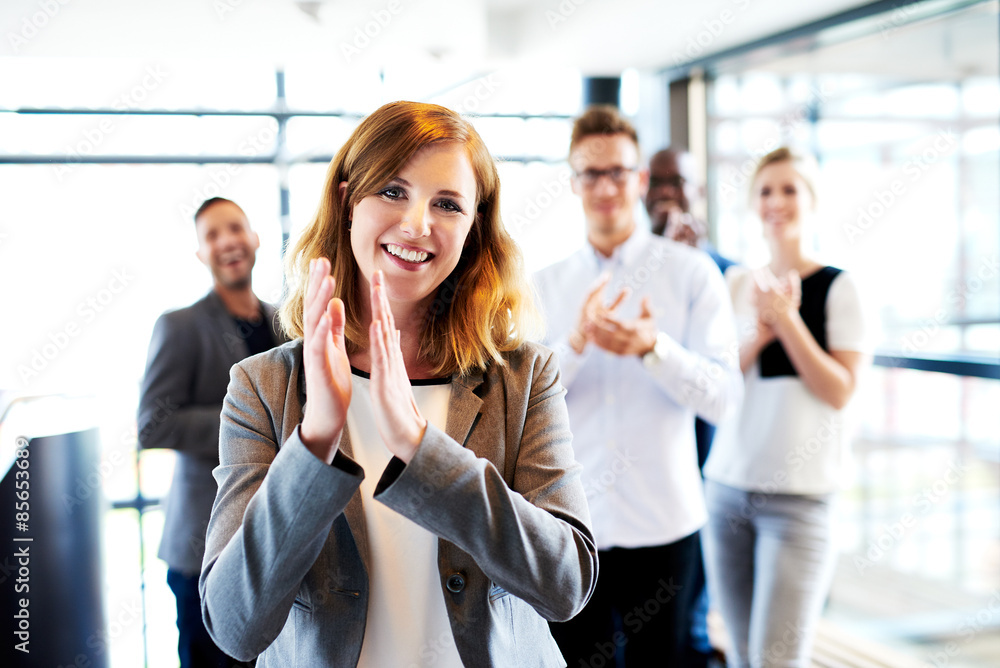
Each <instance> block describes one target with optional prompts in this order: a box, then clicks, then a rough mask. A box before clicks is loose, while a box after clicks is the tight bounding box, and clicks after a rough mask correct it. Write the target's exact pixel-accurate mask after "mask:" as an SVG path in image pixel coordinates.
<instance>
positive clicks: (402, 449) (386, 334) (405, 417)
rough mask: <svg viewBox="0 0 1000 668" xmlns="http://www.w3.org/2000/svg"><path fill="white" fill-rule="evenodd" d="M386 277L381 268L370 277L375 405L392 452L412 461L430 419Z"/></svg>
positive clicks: (385, 441) (379, 422)
mask: <svg viewBox="0 0 1000 668" xmlns="http://www.w3.org/2000/svg"><path fill="white" fill-rule="evenodd" d="M384 281H385V279H384V277H383V275H382V272H381V271H379V272H376V273H375V275H374V276H372V280H371V313H372V322H371V326H370V328H369V330H368V341H369V346H370V355H371V367H372V370H371V385H370V388H371V398H372V406H373V407H374V411H375V421H376V423H377V425H378V433H379V435H380V436H381V437H382V441H383V442H384V443H385V445H386V447H387V448H389V451H390V452H391V453H392V454H393V455H395V456H396V457H398V458H399V459H401V460H403V461H404V462H406V463H409V462H410V459H411V458H412V457H413V455H414V453H416V451H417V447H418V446H419V445H420V441H421V440H423V438H424V432H425V431H426V429H427V420H425V419H424V417H423V416H422V415H421V414H420V410H419V409H418V408H417V402H416V400H415V399H414V398H413V390H412V389H411V387H410V379H409V377H408V376H407V373H406V365H405V364H404V363H403V352H402V348H401V347H400V338H399V330H398V329H396V325H395V321H394V320H393V317H392V311H391V310H390V309H389V300H388V297H387V296H386V294H385V284H384Z"/></svg>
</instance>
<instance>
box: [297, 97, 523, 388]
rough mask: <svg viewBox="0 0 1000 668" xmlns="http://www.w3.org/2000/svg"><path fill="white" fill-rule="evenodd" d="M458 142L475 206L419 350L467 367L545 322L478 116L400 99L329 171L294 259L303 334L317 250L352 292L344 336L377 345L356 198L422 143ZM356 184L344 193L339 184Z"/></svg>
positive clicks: (437, 364) (346, 294) (449, 369)
mask: <svg viewBox="0 0 1000 668" xmlns="http://www.w3.org/2000/svg"><path fill="white" fill-rule="evenodd" d="M442 142H458V143H460V144H462V145H463V146H465V149H466V151H467V152H468V156H469V162H470V163H471V165H472V170H473V172H474V173H475V177H476V207H475V210H476V213H475V218H474V220H473V223H472V228H471V230H470V231H469V237H468V239H467V241H466V245H465V248H464V249H463V250H462V255H461V257H460V259H459V261H458V265H457V266H456V267H455V269H454V270H453V271H452V272H451V274H450V275H449V276H448V277H447V278H446V279H445V280H444V281H443V282H442V283H441V285H440V286H438V288H437V291H436V294H435V296H434V299H433V300H432V301H431V304H430V307H429V308H428V311H427V315H426V319H425V321H424V324H423V325H422V326H421V328H420V346H419V351H418V354H419V356H420V359H421V360H422V361H425V362H427V363H429V364H430V365H431V366H432V367H433V369H434V373H436V374H439V375H443V374H448V373H456V372H457V373H460V374H465V373H468V372H470V371H474V370H484V369H485V368H486V366H487V364H489V362H490V361H493V362H496V363H498V364H503V358H502V357H501V353H502V352H504V351H509V350H513V349H515V348H517V347H518V346H520V345H521V344H522V343H523V342H524V341H525V340H526V339H527V338H528V337H529V336H531V335H532V334H534V333H535V332H536V330H537V327H538V314H537V312H536V311H535V307H534V305H533V302H532V299H531V292H530V290H529V288H528V285H527V281H526V278H525V273H524V267H523V262H522V259H521V251H520V249H519V248H518V247H517V244H515V243H514V240H513V239H512V238H511V236H510V235H509V234H508V233H507V230H506V228H505V227H504V225H503V222H502V221H501V220H500V178H499V176H498V174H497V170H496V166H495V165H494V163H493V158H492V157H491V156H490V153H489V151H488V150H487V148H486V145H485V144H484V143H483V140H482V138H481V137H480V136H479V134H478V133H477V132H476V130H475V128H473V127H472V124H471V123H469V122H468V121H466V120H465V119H463V118H462V117H461V116H459V115H458V114H457V113H456V112H454V111H452V110H450V109H446V108H445V107H441V106H438V105H436V104H424V103H419V102H392V103H390V104H386V105H384V106H382V107H380V108H379V109H378V110H376V111H375V112H374V113H372V114H371V115H370V116H368V117H367V118H365V119H364V120H363V121H362V122H361V124H360V125H358V127H357V128H355V130H354V132H353V133H351V136H350V137H349V138H348V140H347V142H346V143H345V144H344V145H343V147H341V149H340V150H339V151H338V152H337V155H336V156H335V157H334V158H333V161H332V162H331V163H330V167H329V169H328V170H327V175H326V183H325V185H324V187H323V197H322V200H321V201H320V204H319V209H318V211H317V212H316V215H315V217H314V219H313V221H312V223H310V225H309V226H308V227H307V228H306V230H305V231H304V232H303V233H302V236H301V237H299V239H298V241H297V242H296V243H295V245H294V247H293V248H292V249H291V250H290V251H289V252H288V254H287V256H286V258H285V274H286V278H287V282H288V286H289V296H288V299H287V300H286V302H285V304H284V305H283V306H282V308H281V323H282V325H283V326H284V328H285V331H286V332H288V334H289V335H290V336H292V337H300V336H302V308H303V305H304V302H305V290H306V284H305V278H306V277H307V276H308V268H309V262H310V261H311V260H313V259H314V258H319V257H326V258H329V259H330V264H331V270H330V273H331V275H332V276H333V277H334V279H335V281H336V287H335V290H334V296H335V297H339V298H340V299H342V300H343V301H344V307H345V311H346V317H347V323H346V327H345V333H344V338H345V340H346V342H347V348H348V351H349V352H356V351H358V350H362V349H364V348H365V347H367V345H368V331H367V329H366V328H365V327H363V326H362V323H361V321H360V319H359V314H360V313H362V312H363V309H362V308H361V302H360V300H362V299H368V295H367V293H366V294H364V295H362V294H359V293H360V289H359V288H360V283H359V281H358V264H357V261H356V260H355V258H354V253H353V251H352V250H351V232H350V222H349V221H348V216H349V214H350V211H351V210H352V209H353V207H354V205H355V204H357V203H358V202H360V201H361V200H362V199H364V198H365V197H368V196H369V195H373V194H375V193H377V192H378V191H379V190H380V189H381V188H383V187H385V184H386V183H387V182H388V181H389V180H390V179H392V178H393V177H395V176H397V175H398V174H399V171H400V170H401V169H402V168H403V166H404V165H406V163H407V162H409V160H410V159H411V158H412V157H413V156H414V155H415V154H416V153H417V152H418V151H419V150H420V149H422V148H424V147H425V146H428V145H430V144H437V143H442ZM342 182H346V184H347V187H346V189H345V191H344V193H343V196H341V192H340V184H341V183H342Z"/></svg>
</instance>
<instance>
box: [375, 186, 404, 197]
mask: <svg viewBox="0 0 1000 668" xmlns="http://www.w3.org/2000/svg"><path fill="white" fill-rule="evenodd" d="M378 194H379V195H381V196H382V197H385V198H387V199H399V198H400V197H402V196H403V189H402V188H397V187H395V186H389V187H388V188H382V190H380V191H378Z"/></svg>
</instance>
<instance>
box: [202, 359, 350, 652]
mask: <svg viewBox="0 0 1000 668" xmlns="http://www.w3.org/2000/svg"><path fill="white" fill-rule="evenodd" d="M272 366H274V368H269V367H265V368H262V369H261V373H264V374H273V375H277V374H278V373H279V372H280V371H281V369H279V368H278V366H277V364H275V365H272ZM271 412H272V408H271V407H269V406H266V405H265V402H264V401H262V399H261V395H260V392H259V390H258V389H257V388H256V387H255V386H254V383H253V382H252V379H251V378H250V376H249V375H248V374H247V372H246V371H245V370H244V368H243V367H242V365H241V364H240V365H236V366H234V367H233V368H232V370H231V371H230V382H229V390H228V392H227V394H226V399H225V402H224V404H223V408H222V430H221V434H220V443H219V449H220V464H219V466H218V468H216V469H215V479H216V481H217V482H218V485H219V491H218V495H217V496H216V499H215V507H214V508H213V509H212V519H211V521H210V522H209V525H208V535H207V538H206V548H205V560H204V563H203V565H202V571H201V579H200V581H199V588H200V591H201V597H202V603H201V609H202V616H203V618H204V620H205V626H206V628H207V629H208V632H209V634H210V635H211V636H212V639H213V640H215V642H216V644H217V645H218V646H219V647H220V648H221V649H222V650H223V651H224V652H226V653H227V654H229V655H230V656H232V657H234V658H236V659H239V660H241V661H249V660H251V659H253V658H254V657H255V656H257V655H258V654H260V653H261V652H262V651H264V650H265V649H266V648H267V647H268V646H269V645H270V644H271V643H272V642H273V641H274V639H275V638H277V637H278V634H279V633H280V632H281V629H282V628H283V627H284V625H285V621H286V619H287V618H288V614H289V611H290V610H291V607H292V603H293V602H294V600H295V595H296V593H297V592H298V590H299V587H300V585H301V582H302V580H303V578H304V577H305V576H306V573H307V572H308V570H309V568H310V567H311V566H312V565H313V563H314V562H315V561H316V559H317V558H318V557H319V553H320V550H321V549H322V548H323V544H324V542H325V541H326V538H327V536H328V535H329V533H330V529H331V527H332V525H333V521H334V520H335V519H336V517H337V516H338V515H340V513H342V512H343V510H344V508H345V507H346V506H347V503H348V501H349V500H350V498H351V496H352V495H353V494H354V492H355V491H356V490H357V489H358V487H359V486H360V484H361V480H362V478H363V477H364V473H363V472H362V470H361V468H360V467H359V466H358V465H357V464H356V463H354V462H353V461H351V460H350V459H349V458H347V457H345V456H344V455H342V454H340V453H338V455H337V456H336V457H335V459H334V461H333V465H331V466H328V465H327V464H326V463H325V462H322V461H320V460H319V459H318V458H316V456H314V455H313V454H312V453H311V452H309V451H308V450H307V449H306V447H305V445H304V444H303V443H302V440H301V437H300V435H299V428H298V427H296V428H295V431H294V432H293V433H292V435H291V436H289V438H288V439H287V440H286V441H285V443H284V444H283V445H281V447H280V448H279V447H278V443H277V437H276V435H275V434H276V428H275V427H274V426H273V424H272V422H271V418H270V414H271Z"/></svg>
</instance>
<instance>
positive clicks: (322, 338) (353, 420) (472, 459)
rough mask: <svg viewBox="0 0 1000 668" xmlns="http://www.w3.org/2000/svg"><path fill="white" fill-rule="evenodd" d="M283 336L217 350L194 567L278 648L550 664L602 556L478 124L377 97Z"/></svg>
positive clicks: (266, 663)
mask: <svg viewBox="0 0 1000 668" xmlns="http://www.w3.org/2000/svg"><path fill="white" fill-rule="evenodd" d="M289 267H290V283H291V284H292V285H293V286H294V288H293V291H292V293H291V297H290V299H289V300H288V302H287V303H286V304H285V306H284V308H283V310H282V313H281V316H282V321H283V324H284V325H285V327H286V329H287V331H288V332H289V334H290V335H291V336H293V337H297V338H296V340H295V341H293V342H292V343H289V344H287V345H285V346H283V347H281V348H279V349H276V350H275V351H273V352H271V353H267V354H265V355H260V356H257V357H254V358H251V359H249V360H246V361H244V362H242V363H241V364H239V365H237V366H235V367H233V370H232V374H231V381H230V385H229V393H228V395H227V397H226V401H225V405H224V408H223V411H222V430H221V439H220V449H221V453H220V459H221V465H220V466H219V468H218V469H217V470H216V473H215V476H216V480H217V481H218V485H219V491H218V496H217V498H216V503H215V508H214V510H213V513H212V520H211V523H210V525H209V529H208V546H207V550H206V554H205V561H204V566H203V569H202V575H201V591H202V595H203V601H204V603H203V607H202V609H203V613H204V617H205V621H206V626H207V627H208V629H209V631H210V633H211V634H212V637H213V638H214V639H215V640H216V642H217V643H218V644H219V645H220V646H221V647H223V648H224V649H225V650H226V651H227V652H228V653H230V654H231V655H233V656H235V657H237V658H241V659H244V660H246V659H250V658H253V657H255V656H258V655H260V656H259V658H258V659H257V665H258V667H260V668H271V667H273V666H307V665H308V666H365V667H383V666H462V665H465V666H511V667H514V666H524V665H529V664H530V665H539V666H563V665H565V663H564V662H563V660H562V656H561V655H560V654H559V650H558V648H557V647H556V645H555V643H554V641H553V640H552V638H551V636H550V635H549V631H548V626H547V624H546V620H563V619H567V618H569V617H572V616H573V615H574V614H575V613H576V612H577V611H578V610H580V609H581V608H582V607H583V605H584V603H585V602H586V601H587V599H588V598H589V596H590V594H591V592H592V590H593V587H594V583H595V581H596V574H597V557H596V550H595V546H594V540H593V536H592V535H591V530H590V528H589V527H590V517H589V513H588V509H587V505H586V501H585V496H584V491H583V487H582V485H581V484H580V481H579V465H578V464H577V463H576V462H575V461H574V459H573V453H572V447H571V436H570V432H569V425H568V420H567V414H566V406H565V401H564V398H563V395H564V390H563V389H562V386H561V385H560V383H559V374H558V370H557V364H556V361H555V359H554V358H553V356H552V353H551V352H549V351H548V350H546V349H544V348H542V347H540V346H537V345H534V344H531V343H527V342H526V341H525V336H526V334H528V333H529V329H530V321H531V317H532V315H533V312H532V307H531V305H530V302H529V299H530V296H529V293H528V291H527V290H526V289H525V286H524V284H523V278H522V269H521V260H520V254H519V251H518V249H517V247H516V246H515V244H514V243H513V241H512V240H511V238H510V237H509V236H508V234H507V232H506V231H505V229H504V227H503V225H502V223H501V221H500V216H499V181H498V177H497V172H496V169H495V167H494V163H493V160H492V158H491V157H490V154H489V152H488V151H487V150H486V147H485V146H484V144H483V142H482V140H481V139H480V137H479V135H478V134H477V133H476V132H475V130H474V129H473V128H472V126H471V125H470V124H469V123H468V122H466V121H464V120H463V119H462V118H461V117H459V116H458V115H457V114H456V113H454V112H452V111H450V110H448V109H445V108H443V107H439V106H436V105H429V104H418V103H411V102H398V103H393V104H388V105H386V106H384V107H382V108H380V109H379V110H377V111H376V112H374V113H373V114H372V115H371V116H369V117H368V118H366V119H365V120H364V121H362V123H361V124H360V125H359V126H358V128H357V129H356V130H355V132H354V133H353V134H352V135H351V137H350V138H349V139H348V141H347V143H346V144H345V145H344V147H343V148H342V149H341V150H340V151H339V152H338V154H337V156H336V157H335V158H334V160H333V162H332V163H331V165H330V169H329V172H328V175H327V181H326V185H325V188H324V192H323V200H322V202H321V204H320V207H319V212H318V214H317V216H316V218H315V220H314V221H313V223H312V224H311V225H310V227H309V228H308V229H307V230H306V231H305V232H304V233H303V235H302V237H301V239H300V240H299V241H298V243H297V245H296V246H295V248H294V249H292V250H291V252H290V260H289Z"/></svg>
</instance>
